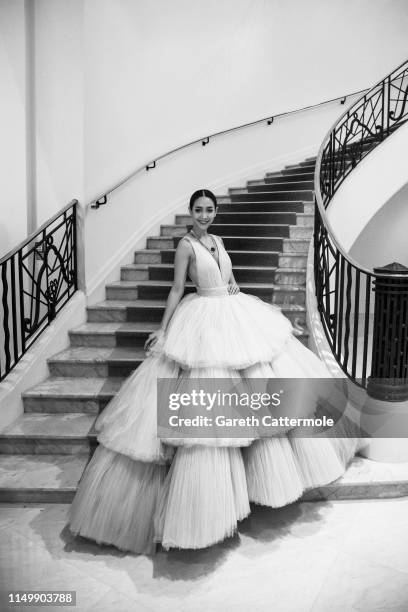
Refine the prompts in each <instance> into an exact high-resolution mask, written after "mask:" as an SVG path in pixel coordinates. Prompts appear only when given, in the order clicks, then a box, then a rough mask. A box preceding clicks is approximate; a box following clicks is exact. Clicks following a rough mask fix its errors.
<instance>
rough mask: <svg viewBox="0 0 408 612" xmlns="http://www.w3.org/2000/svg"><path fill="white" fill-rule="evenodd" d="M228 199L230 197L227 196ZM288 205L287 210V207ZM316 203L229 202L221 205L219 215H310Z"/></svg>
mask: <svg viewBox="0 0 408 612" xmlns="http://www.w3.org/2000/svg"><path fill="white" fill-rule="evenodd" d="M226 197H227V198H228V196H226ZM286 205H287V208H285V206H286ZM314 206H315V205H314V202H302V201H300V200H299V201H291V202H238V203H237V202H227V203H225V204H219V206H218V213H217V214H223V213H250V214H254V215H256V214H257V213H268V212H282V211H285V210H286V211H287V212H297V213H302V212H304V213H307V214H309V215H311V214H314Z"/></svg>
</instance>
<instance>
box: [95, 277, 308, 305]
mask: <svg viewBox="0 0 408 612" xmlns="http://www.w3.org/2000/svg"><path fill="white" fill-rule="evenodd" d="M171 287H172V282H169V281H162V280H148V281H137V282H130V281H116V282H114V283H110V284H108V285H106V298H107V299H108V300H115V299H118V300H132V299H138V298H141V299H151V298H158V299H166V298H167V296H168V294H169V291H170V289H171ZM240 288H241V291H243V292H244V293H250V294H252V295H255V296H257V297H259V298H261V299H263V300H265V301H267V302H272V303H274V304H282V303H288V304H292V303H300V304H303V303H304V297H305V296H304V290H303V289H302V290H301V289H300V288H299V287H295V286H292V285H287V286H281V285H276V284H273V283H251V282H242V283H240ZM193 291H195V287H194V286H193V285H192V283H186V290H185V293H191V292H193ZM299 292H300V293H299ZM298 300H301V301H298Z"/></svg>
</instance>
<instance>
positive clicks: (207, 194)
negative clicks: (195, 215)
mask: <svg viewBox="0 0 408 612" xmlns="http://www.w3.org/2000/svg"><path fill="white" fill-rule="evenodd" d="M198 198H209V199H210V200H211V201H212V202H213V204H214V206H215V208H216V209H217V207H218V202H217V198H216V197H215V195H214V194H213V192H212V191H210V190H209V189H198V190H197V191H195V192H194V193H193V195H192V196H191V198H190V204H189V205H188V207H189V209H190V210H193V206H194V202H195V201H196V200H198Z"/></svg>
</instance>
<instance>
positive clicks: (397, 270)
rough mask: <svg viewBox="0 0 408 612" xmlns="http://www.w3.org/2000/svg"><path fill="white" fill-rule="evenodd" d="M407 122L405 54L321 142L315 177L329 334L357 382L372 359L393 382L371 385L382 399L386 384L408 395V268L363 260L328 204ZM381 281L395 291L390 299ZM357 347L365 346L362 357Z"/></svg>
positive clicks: (321, 300) (317, 242)
mask: <svg viewBox="0 0 408 612" xmlns="http://www.w3.org/2000/svg"><path fill="white" fill-rule="evenodd" d="M407 120H408V60H407V61H405V62H403V63H402V64H400V65H399V66H398V67H397V68H396V69H395V70H393V71H392V72H391V73H390V74H389V75H387V76H386V77H385V78H383V79H382V80H380V81H379V82H378V83H376V84H375V85H374V86H373V87H372V88H370V90H369V91H367V92H366V93H365V94H364V96H362V97H361V98H359V99H358V100H357V101H356V102H354V104H352V105H351V107H350V108H348V109H346V110H345V112H344V113H343V114H342V115H341V116H340V117H339V118H338V119H337V120H336V121H335V122H334V124H333V126H332V127H331V129H330V130H329V132H328V133H327V134H326V136H325V138H324V139H323V142H322V144H321V146H320V148H319V152H318V155H317V159H316V166H315V175H314V182H315V185H314V187H315V206H316V210H315V231H314V268H315V269H314V272H315V291H316V297H317V304H318V310H319V313H320V317H321V320H322V326H323V329H324V331H325V334H326V338H327V340H328V342H329V345H330V347H331V349H332V352H333V354H334V356H335V358H336V359H337V361H338V363H339V365H340V367H341V368H342V369H343V371H344V372H345V373H346V374H347V375H348V376H349V377H350V378H351V379H352V380H353V381H354V382H355V383H357V384H359V385H360V386H362V387H364V388H370V385H371V382H370V377H369V375H368V374H369V370H370V368H369V365H371V376H378V372H381V376H382V377H385V378H386V379H387V380H388V383H387V384H388V387H387V389H386V391H384V384H383V383H381V384H380V385H377V386H376V385H373V387H374V388H375V389H376V391H375V393H376V394H377V397H379V395H378V394H379V389H382V391H381V392H382V393H383V397H382V398H384V397H388V398H391V397H394V400H395V401H397V400H399V399H400V398H401V393H402V392H401V388H402V387H403V388H404V391H403V393H406V392H407V393H408V391H407V389H408V387H406V384H405V383H404V384H403V385H402V387H401V385H400V384H399V383H398V384H397V382H396V381H397V378H396V374H395V372H400V376H402V377H403V378H404V377H408V356H407V346H406V339H405V336H406V334H405V332H404V330H405V328H406V323H407V322H401V316H402V314H401V313H403V312H405V310H406V305H405V304H406V303H408V293H407V284H406V278H407V270H406V269H405V268H404V266H401V265H391V266H386V267H385V268H375V269H374V270H371V269H368V268H367V267H365V266H362V265H361V264H359V263H358V262H357V261H356V260H355V259H354V258H353V257H351V256H350V255H349V254H348V253H347V252H346V251H345V249H344V248H343V246H342V245H341V244H340V243H339V241H338V240H337V238H336V234H335V231H334V229H333V227H332V225H331V223H330V221H329V219H328V218H327V214H326V209H327V207H328V206H329V205H330V202H331V200H332V198H333V196H334V194H335V193H336V192H337V190H338V189H339V187H340V186H341V184H342V183H343V181H344V180H345V178H346V177H347V176H348V175H349V174H350V173H351V172H352V171H353V170H354V168H355V167H356V166H357V165H358V164H359V163H360V162H361V160H362V159H364V158H365V157H366V156H367V155H368V154H369V153H370V152H371V151H372V150H373V149H374V148H376V147H377V146H378V145H379V144H380V143H381V142H383V141H384V139H386V138H387V137H388V136H390V134H391V133H393V132H394V131H395V130H396V129H398V128H399V127H400V126H401V125H402V124H404V123H405V122H406V121H407ZM384 279H388V280H386V281H384ZM384 287H385V288H386V289H387V290H389V291H391V292H392V299H389V300H388V301H387V300H385V299H384V291H385V289H384ZM373 292H374V294H375V298H373V297H372V293H373ZM397 303H398V304H399V306H398V307H397V306H396V304H397ZM373 306H374V308H373ZM373 311H374V312H373ZM373 315H374V316H373ZM398 325H402V327H401V330H400V331H401V333H400V334H396V329H397V327H398ZM403 332H404V333H403ZM369 338H370V341H369ZM370 342H371V345H370ZM358 346H361V347H362V349H363V359H362V361H361V360H360V361H359V359H358V351H357V347H358ZM396 347H397V348H396ZM370 359H371V364H369V361H370ZM401 373H403V374H401ZM398 380H399V381H400V379H398ZM404 380H405V379H404ZM398 385H399V386H398ZM407 397H408V395H407Z"/></svg>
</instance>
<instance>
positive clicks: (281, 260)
mask: <svg viewBox="0 0 408 612" xmlns="http://www.w3.org/2000/svg"><path fill="white" fill-rule="evenodd" d="M175 253H176V250H175V249H166V250H163V251H160V250H158V249H141V250H140V251H135V260H134V261H135V264H136V265H137V264H160V263H174V256H175ZM229 256H230V258H231V261H232V265H233V266H239V265H250V266H263V265H264V266H276V267H279V268H286V267H289V268H305V267H306V264H307V256H306V255H302V254H297V253H287V254H286V255H283V254H282V253H280V252H279V251H275V252H274V251H229ZM131 265H132V264H130V265H128V266H126V267H127V268H130V267H131Z"/></svg>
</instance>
